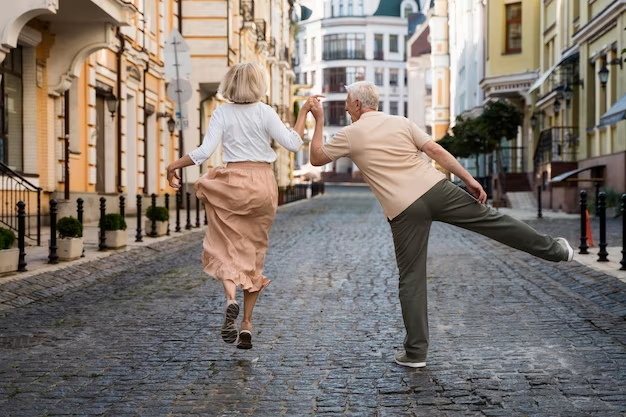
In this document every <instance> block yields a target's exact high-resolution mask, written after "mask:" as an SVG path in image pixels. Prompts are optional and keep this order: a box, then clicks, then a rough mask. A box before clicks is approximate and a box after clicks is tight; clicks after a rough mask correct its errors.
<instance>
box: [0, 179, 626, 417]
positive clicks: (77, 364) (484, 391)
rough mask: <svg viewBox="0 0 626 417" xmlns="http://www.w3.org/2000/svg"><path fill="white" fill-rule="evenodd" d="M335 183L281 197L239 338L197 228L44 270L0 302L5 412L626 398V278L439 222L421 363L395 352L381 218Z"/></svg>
mask: <svg viewBox="0 0 626 417" xmlns="http://www.w3.org/2000/svg"><path fill="white" fill-rule="evenodd" d="M327 190H328V192H327V194H325V195H323V196H320V197H317V198H315V199H312V200H307V201H303V202H298V203H293V204H290V205H287V206H284V207H282V208H281V209H280V211H279V213H278V216H277V219H276V222H275V224H274V228H273V229H272V234H271V239H270V250H269V251H268V256H267V263H266V268H265V274H266V275H267V276H268V277H269V278H270V279H271V280H272V283H271V284H270V286H269V287H268V288H267V290H266V291H265V292H264V293H263V294H262V295H261V296H260V298H259V302H258V304H257V307H256V309H255V313H254V314H255V316H254V317H255V321H254V323H253V324H254V330H253V339H252V343H253V345H254V348H253V349H252V350H249V351H244V350H238V349H236V348H235V345H227V344H225V343H224V342H223V341H222V340H221V337H220V326H221V324H222V314H223V310H224V297H223V290H222V286H221V284H220V283H219V282H217V281H215V280H214V279H213V278H210V277H208V276H206V275H205V274H204V273H203V272H202V266H201V263H200V251H201V239H202V232H195V233H192V234H189V235H186V236H181V237H177V238H173V239H171V240H169V241H163V242H159V243H158V244H154V245H152V246H150V247H148V249H145V250H142V251H141V255H139V254H138V253H137V252H138V251H135V252H127V253H122V254H119V255H115V256H110V257H108V258H104V259H102V260H98V261H94V262H93V263H89V264H85V265H81V266H80V267H68V268H67V269H65V270H59V271H54V272H51V273H46V274H43V275H41V276H39V277H38V279H40V281H41V283H40V284H33V283H31V284H29V285H31V286H34V289H33V292H32V294H33V296H32V297H33V298H32V299H34V300H35V301H34V302H30V299H29V300H28V301H29V303H26V302H24V305H22V306H18V307H15V306H11V307H7V308H5V309H4V310H0V416H2V417H9V416H28V417H30V416H56V415H78V416H96V415H105V416H111V417H123V416H150V417H152V416H195V415H197V416H233V415H250V416H268V417H270V416H271V417H274V416H305V415H316V414H325V415H353V416H381V417H382V416H394V417H395V416H461V415H462V416H465V415H468V416H483V415H485V416H526V415H532V416H624V415H626V322H625V320H624V319H625V318H626V284H624V283H622V282H621V281H619V280H618V279H617V278H615V277H610V276H607V275H604V274H602V273H599V272H595V271H592V270H591V269H589V268H587V267H585V266H583V265H581V264H579V263H577V262H573V263H571V264H553V263H548V262H545V261H542V260H539V259H535V258H533V257H531V256H530V255H527V254H525V253H521V252H516V251H514V250H512V249H509V248H507V247H504V246H502V245H500V244H498V243H496V242H493V241H490V240H487V239H486V238H483V237H481V236H479V235H476V234H473V233H471V232H467V231H464V230H462V229H458V228H455V227H452V226H449V225H444V224H439V223H436V224H434V225H433V228H432V232H431V239H430V247H429V312H430V329H431V345H430V351H429V357H428V359H427V364H428V365H427V367H426V368H423V369H418V370H414V369H408V368H404V367H400V366H398V365H396V364H395V363H394V362H393V355H394V353H395V352H396V351H398V350H399V349H401V348H402V340H403V337H404V327H403V324H402V317H401V312H400V305H399V301H398V294H397V292H398V277H397V269H396V265H395V257H394V250H393V243H392V239H391V232H390V228H389V226H388V224H387V223H386V221H385V219H384V216H383V215H382V210H381V209H380V206H379V205H378V203H377V201H376V200H375V198H374V196H373V194H372V193H371V192H370V191H369V189H368V188H361V187H351V188H349V187H327ZM531 223H532V222H531ZM561 223H564V222H561ZM561 223H559V222H556V223H549V222H539V223H532V224H533V225H534V226H537V227H539V228H546V229H550V228H552V229H550V230H553V229H554V228H557V229H558V228H559V225H560V224H561ZM565 223H566V222H565ZM565 223H564V224H565ZM615 224H617V223H615ZM566 226H567V225H566ZM567 227H569V226H567ZM559 231H560V230H559ZM572 233H573V236H574V237H576V236H577V231H576V230H575V231H573V232H572ZM611 233H613V232H611ZM611 236H613V235H612V234H611ZM567 237H570V236H567ZM609 243H612V244H614V245H617V244H618V243H619V242H609ZM572 246H573V247H575V248H576V247H577V246H578V242H577V241H573V242H572ZM574 259H576V257H575V258H574ZM85 268H88V270H85ZM73 275H76V276H81V277H83V278H81V279H77V280H74V281H71V284H68V283H66V282H65V281H63V278H64V277H66V276H73ZM55 282H59V283H61V282H63V283H64V284H59V286H55V285H54V284H53V283H55ZM19 288H20V282H19V281H15V282H13V283H11V284H7V285H5V286H0V301H2V299H3V297H4V298H7V297H9V295H8V292H9V291H11V289H15V290H16V291H17V290H19ZM238 296H239V302H240V304H242V303H243V297H242V296H241V293H239V294H238Z"/></svg>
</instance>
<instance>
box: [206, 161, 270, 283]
mask: <svg viewBox="0 0 626 417" xmlns="http://www.w3.org/2000/svg"><path fill="white" fill-rule="evenodd" d="M194 188H195V190H196V195H197V196H198V198H199V199H200V201H202V202H203V203H204V206H205V208H206V214H207V221H208V229H207V232H206V236H205V237H204V243H203V248H204V250H203V252H202V263H203V264H204V272H206V273H207V274H209V275H211V276H213V277H214V278H216V279H218V280H220V281H222V280H230V281H233V282H234V283H235V284H236V285H237V286H241V288H242V289H244V290H247V291H250V292H257V291H261V290H263V289H264V288H265V287H267V286H268V285H269V283H270V280H269V279H267V278H266V277H265V276H264V275H263V265H264V263H265V253H266V252H267V247H268V242H269V232H270V229H271V227H272V224H273V223H274V218H275V217H276V208H277V206H278V188H277V185H276V178H275V176H274V172H273V170H272V167H271V165H270V164H268V163H265V162H231V163H228V164H227V166H226V167H221V166H220V167H215V168H213V169H211V170H209V172H207V173H206V174H205V175H203V176H202V177H201V178H200V179H198V181H196V183H195V185H194Z"/></svg>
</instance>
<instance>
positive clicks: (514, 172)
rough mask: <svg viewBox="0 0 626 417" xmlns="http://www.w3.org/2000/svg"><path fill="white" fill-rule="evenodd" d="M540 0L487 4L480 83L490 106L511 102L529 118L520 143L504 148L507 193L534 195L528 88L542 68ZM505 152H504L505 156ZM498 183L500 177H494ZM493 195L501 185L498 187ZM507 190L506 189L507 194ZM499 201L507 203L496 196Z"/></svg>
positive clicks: (510, 141)
mask: <svg viewBox="0 0 626 417" xmlns="http://www.w3.org/2000/svg"><path fill="white" fill-rule="evenodd" d="M543 3H544V2H543V1H540V0H524V1H519V0H494V1H488V2H487V4H486V33H485V78H484V79H483V80H482V81H481V83H480V86H481V87H482V89H483V91H484V95H485V102H487V101H490V100H497V99H506V100H508V101H509V102H511V103H513V104H515V105H516V106H517V107H518V108H519V109H520V111H522V112H523V113H524V123H523V126H521V128H520V130H519V133H518V135H517V137H516V138H506V139H507V143H505V144H503V145H504V146H503V149H504V151H505V153H506V155H503V157H505V158H506V160H505V161H503V164H505V165H506V166H507V169H508V171H507V174H506V178H500V180H501V181H506V184H507V189H509V190H514V191H528V190H530V184H529V177H531V176H532V153H533V151H534V146H533V142H532V135H531V134H530V133H531V127H530V118H531V115H532V114H530V113H529V112H528V111H527V106H528V105H529V104H530V102H529V98H528V96H527V93H528V90H529V88H530V87H531V86H532V84H533V83H534V82H535V81H536V80H537V78H538V75H539V67H540V47H539V33H540V27H539V26H540V25H539V16H540V13H539V9H540V5H541V4H543ZM503 153H504V152H503ZM495 181H498V177H497V176H496V177H495ZM493 189H494V191H497V190H498V189H499V185H498V184H497V183H494V187H493ZM505 191H506V190H505ZM494 198H495V199H499V198H502V196H498V195H495V194H494Z"/></svg>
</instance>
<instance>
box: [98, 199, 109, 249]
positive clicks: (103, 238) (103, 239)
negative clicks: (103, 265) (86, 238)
mask: <svg viewBox="0 0 626 417" xmlns="http://www.w3.org/2000/svg"><path fill="white" fill-rule="evenodd" d="M106 215H107V199H106V198H104V197H100V244H99V245H98V250H99V251H101V252H102V251H105V250H107V235H106V231H105V230H104V218H105V216H106Z"/></svg>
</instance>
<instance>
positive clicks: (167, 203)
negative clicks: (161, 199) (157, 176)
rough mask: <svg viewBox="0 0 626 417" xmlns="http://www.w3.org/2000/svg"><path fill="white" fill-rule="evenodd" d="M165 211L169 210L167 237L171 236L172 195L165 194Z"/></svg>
mask: <svg viewBox="0 0 626 417" xmlns="http://www.w3.org/2000/svg"><path fill="white" fill-rule="evenodd" d="M165 210H167V232H166V233H165V234H166V235H167V236H169V235H170V195H169V194H168V193H165Z"/></svg>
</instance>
